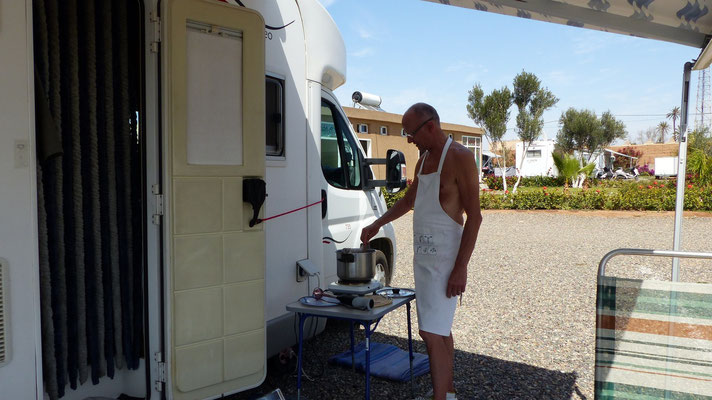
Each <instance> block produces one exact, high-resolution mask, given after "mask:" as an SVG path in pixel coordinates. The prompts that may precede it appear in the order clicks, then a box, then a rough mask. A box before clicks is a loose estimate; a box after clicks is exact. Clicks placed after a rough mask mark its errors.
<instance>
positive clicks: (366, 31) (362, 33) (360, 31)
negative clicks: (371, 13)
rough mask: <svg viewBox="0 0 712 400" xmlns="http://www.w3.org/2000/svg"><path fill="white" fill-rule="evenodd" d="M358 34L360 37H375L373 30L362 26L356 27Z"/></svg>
mask: <svg viewBox="0 0 712 400" xmlns="http://www.w3.org/2000/svg"><path fill="white" fill-rule="evenodd" d="M358 36H359V37H360V38H361V39H374V38H375V35H374V33H373V31H371V30H369V29H366V28H363V27H359V28H358Z"/></svg>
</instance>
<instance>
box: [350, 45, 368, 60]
mask: <svg viewBox="0 0 712 400" xmlns="http://www.w3.org/2000/svg"><path fill="white" fill-rule="evenodd" d="M349 55H350V56H353V57H358V58H361V57H366V56H372V55H373V48H372V47H364V48H363V49H361V50H358V51H356V52H353V53H350V54H349Z"/></svg>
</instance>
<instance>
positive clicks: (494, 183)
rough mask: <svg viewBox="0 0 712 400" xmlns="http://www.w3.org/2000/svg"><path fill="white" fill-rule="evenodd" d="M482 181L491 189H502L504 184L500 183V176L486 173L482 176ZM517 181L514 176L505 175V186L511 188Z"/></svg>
mask: <svg viewBox="0 0 712 400" xmlns="http://www.w3.org/2000/svg"><path fill="white" fill-rule="evenodd" d="M482 181H483V182H484V183H485V185H487V187H488V188H490V189H492V190H504V184H502V177H501V176H494V175H486V176H485V177H483V179H482ZM516 182H517V177H516V176H508V177H507V188H511V187H512V186H514V184H515V183H516Z"/></svg>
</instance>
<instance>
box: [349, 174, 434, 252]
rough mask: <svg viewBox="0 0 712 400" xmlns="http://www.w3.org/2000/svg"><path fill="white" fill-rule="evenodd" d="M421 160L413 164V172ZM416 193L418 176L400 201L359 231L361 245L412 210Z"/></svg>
mask: <svg viewBox="0 0 712 400" xmlns="http://www.w3.org/2000/svg"><path fill="white" fill-rule="evenodd" d="M420 163H421V160H418V162H417V163H416V164H415V168H416V169H415V171H418V170H419V166H420ZM417 192H418V175H417V174H416V175H415V177H414V178H413V183H411V184H410V186H409V187H408V191H407V192H406V193H405V196H403V197H402V198H401V199H400V200H398V201H397V202H396V203H395V204H394V205H393V206H391V208H389V209H388V211H386V212H385V213H384V214H383V215H381V217H380V218H378V219H377V220H375V221H373V223H372V224H371V225H369V226H367V227H365V228H363V230H362V231H361V243H368V242H369V241H370V240H371V238H372V237H374V236H376V234H377V233H378V230H379V229H381V227H382V226H383V225H385V224H387V223H389V222H391V221H393V220H396V219H398V218H400V217H401V216H403V215H404V214H405V213H407V212H408V211H410V210H412V209H413V206H414V205H415V194H416V193H417Z"/></svg>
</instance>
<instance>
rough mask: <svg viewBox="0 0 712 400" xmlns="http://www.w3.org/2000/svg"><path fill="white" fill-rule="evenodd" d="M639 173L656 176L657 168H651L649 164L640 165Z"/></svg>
mask: <svg viewBox="0 0 712 400" xmlns="http://www.w3.org/2000/svg"><path fill="white" fill-rule="evenodd" d="M638 173H639V174H640V175H642V176H655V170H654V169H652V168H650V165H648V164H645V165H643V166H642V167H638Z"/></svg>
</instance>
